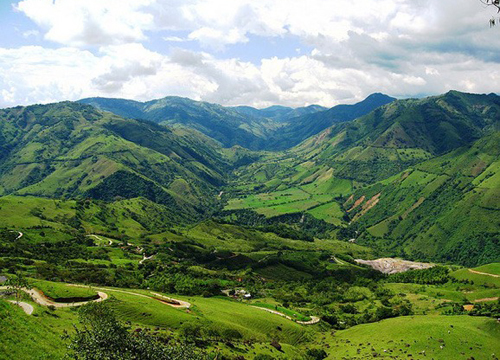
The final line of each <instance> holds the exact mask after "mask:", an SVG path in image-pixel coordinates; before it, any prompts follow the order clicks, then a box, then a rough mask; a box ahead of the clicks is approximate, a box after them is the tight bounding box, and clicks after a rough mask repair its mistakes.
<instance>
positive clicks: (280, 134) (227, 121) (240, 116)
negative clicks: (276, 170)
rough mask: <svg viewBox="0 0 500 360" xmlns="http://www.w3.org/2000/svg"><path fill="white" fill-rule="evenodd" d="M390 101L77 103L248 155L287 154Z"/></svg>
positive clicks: (379, 97) (377, 98)
mask: <svg viewBox="0 0 500 360" xmlns="http://www.w3.org/2000/svg"><path fill="white" fill-rule="evenodd" d="M393 100H394V98H391V97H389V96H387V95H383V94H373V95H370V96H369V97H368V98H366V99H365V100H363V101H362V102H360V103H357V104H354V105H338V106H335V107H333V108H332V109H328V110H326V109H325V108H324V107H321V106H319V105H311V106H307V107H300V108H295V109H294V108H290V107H285V106H271V107H268V108H265V109H256V108H253V107H250V106H237V107H224V106H221V105H217V104H211V103H207V102H200V101H194V100H190V99H187V98H180V97H175V96H170V97H166V98H163V99H158V100H152V101H147V102H138V101H132V100H125V99H108V98H88V99H83V100H80V102H81V103H84V104H88V105H92V106H95V107H96V108H98V109H100V110H105V111H109V112H112V113H114V114H117V115H119V116H122V117H126V118H132V119H144V120H149V121H153V122H155V123H157V124H162V125H183V126H187V127H190V128H193V129H196V130H198V131H200V132H202V133H204V134H205V135H208V136H210V137H211V138H213V139H215V140H217V141H219V142H220V143H221V144H222V145H223V146H225V147H231V146H234V145H239V146H243V147H245V148H247V149H250V150H277V149H285V148H290V147H292V146H294V145H296V144H298V143H300V142H301V141H303V140H304V139H306V138H308V137H309V136H312V135H315V134H317V133H319V132H320V131H322V130H324V129H326V128H328V127H329V126H331V125H333V124H334V123H336V122H343V121H350V120H353V119H355V118H357V117H359V116H362V115H365V114H367V113H368V112H370V111H371V110H373V109H375V108H377V107H379V106H381V105H384V104H387V103H389V102H391V101H393Z"/></svg>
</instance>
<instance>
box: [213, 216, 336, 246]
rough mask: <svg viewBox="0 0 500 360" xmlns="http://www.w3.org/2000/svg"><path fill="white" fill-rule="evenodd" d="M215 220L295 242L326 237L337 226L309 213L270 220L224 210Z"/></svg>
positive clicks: (276, 217) (264, 217)
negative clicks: (248, 227)
mask: <svg viewBox="0 0 500 360" xmlns="http://www.w3.org/2000/svg"><path fill="white" fill-rule="evenodd" d="M215 220H217V221H219V222H221V223H226V224H235V225H243V226H250V227H256V228H258V229H259V230H261V231H266V232H273V233H275V234H277V235H279V236H282V237H285V238H290V239H294V240H305V241H312V240H313V239H314V237H326V236H327V235H328V233H329V232H331V231H332V230H334V229H335V226H334V225H332V224H329V223H327V222H325V221H323V220H319V219H316V218H315V217H314V216H312V215H310V214H307V213H293V214H284V215H280V216H274V217H271V218H268V217H266V216H264V215H260V214H258V213H256V212H255V211H252V210H248V209H242V210H224V211H220V212H218V213H217V214H216V217H215Z"/></svg>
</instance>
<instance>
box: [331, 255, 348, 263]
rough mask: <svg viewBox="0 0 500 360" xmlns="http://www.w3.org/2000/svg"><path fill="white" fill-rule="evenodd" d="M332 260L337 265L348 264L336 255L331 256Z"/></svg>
mask: <svg viewBox="0 0 500 360" xmlns="http://www.w3.org/2000/svg"><path fill="white" fill-rule="evenodd" d="M333 260H334V261H335V262H336V263H337V264H339V265H349V264H347V263H346V262H345V261H342V260H339V259H338V258H337V257H336V256H334V257H333Z"/></svg>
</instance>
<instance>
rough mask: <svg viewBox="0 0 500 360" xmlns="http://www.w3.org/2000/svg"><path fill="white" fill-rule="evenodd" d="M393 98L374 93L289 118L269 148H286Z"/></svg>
mask: <svg viewBox="0 0 500 360" xmlns="http://www.w3.org/2000/svg"><path fill="white" fill-rule="evenodd" d="M394 100H396V99H394V98H393V97H390V96H387V95H384V94H380V93H375V94H372V95H370V96H368V97H367V98H366V99H364V100H363V101H360V102H358V103H356V104H353V105H345V104H341V105H337V106H334V107H332V108H331V109H328V110H324V111H318V112H311V113H308V114H302V115H299V116H297V117H294V118H291V119H290V120H289V122H288V124H287V126H284V127H283V128H282V129H279V131H277V132H275V133H274V134H273V135H272V137H271V142H270V144H271V145H270V147H269V149H272V150H283V149H288V148H290V147H293V146H295V145H297V144H299V143H300V142H302V141H303V140H305V139H307V138H309V137H311V136H313V135H316V134H319V133H320V132H321V131H323V130H325V129H326V128H329V127H330V126H332V125H334V124H336V123H342V122H346V121H351V120H354V119H356V118H358V117H361V116H363V115H366V114H368V113H370V112H371V111H373V110H375V109H376V108H378V107H380V106H383V105H386V104H388V103H391V102H393V101H394Z"/></svg>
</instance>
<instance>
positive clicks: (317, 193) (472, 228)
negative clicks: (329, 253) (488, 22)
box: [226, 91, 500, 265]
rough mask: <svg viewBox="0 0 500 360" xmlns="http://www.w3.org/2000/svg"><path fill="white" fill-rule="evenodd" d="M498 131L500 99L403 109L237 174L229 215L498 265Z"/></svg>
mask: <svg viewBox="0 0 500 360" xmlns="http://www.w3.org/2000/svg"><path fill="white" fill-rule="evenodd" d="M499 126H500V97H498V96H496V95H475V94H465V93H459V92H455V91H451V92H449V93H447V94H444V95H441V96H436V97H430V98H425V99H420V100H415V99H409V100H397V101H394V102H392V103H390V104H388V105H385V106H383V107H380V108H378V109H376V110H374V111H373V112H371V113H370V114H368V115H366V116H363V117H361V118H358V119H356V120H354V121H351V122H344V123H339V124H335V125H333V126H332V127H330V128H328V129H327V130H325V131H323V132H322V133H320V134H318V135H316V136H313V137H311V138H309V139H307V140H305V141H304V142H303V143H301V144H300V145H298V146H297V147H295V148H293V149H290V150H289V151H286V152H281V153H271V154H268V155H267V156H265V157H263V158H262V159H261V160H260V161H257V162H255V163H253V164H251V165H249V166H246V167H242V168H240V169H238V170H237V172H236V174H237V176H238V180H237V185H236V186H233V187H230V188H229V189H228V195H227V198H228V205H227V206H226V209H227V210H232V211H242V210H245V209H251V210H254V211H256V212H258V213H260V214H264V215H266V216H268V217H273V216H277V215H281V214H284V213H286V214H302V213H309V214H311V215H312V216H314V217H316V218H318V219H322V220H325V221H327V222H330V223H332V224H334V225H336V226H343V227H346V228H345V229H343V230H341V231H340V229H339V232H338V234H337V235H338V236H342V237H343V238H345V239H350V238H352V237H353V236H354V234H355V231H358V232H360V233H362V235H361V238H360V241H364V243H365V244H369V245H371V246H375V247H378V248H379V249H383V250H384V251H390V253H391V254H394V255H402V256H408V257H411V258H415V259H423V260H433V261H458V262H460V263H463V264H467V265H476V264H482V263H486V262H489V261H498V245H497V244H496V243H495V242H494V241H495V240H494V239H495V238H496V236H497V235H495V233H496V232H497V229H498V225H499V224H498V222H496V219H497V215H498V214H497V211H496V205H495V204H496V203H497V202H498V198H497V196H496V192H498V189H499V187H500V186H499V185H498V184H496V183H495V181H494V179H495V174H496V161H497V159H498V155H499V153H498V148H497V146H496V145H495V144H497V143H498V134H497V133H496V130H498V129H499ZM412 174H413V175H412ZM407 178H408V179H407ZM483 178H487V179H490V180H489V181H488V182H485V184H487V185H486V186H484V184H483V185H480V184H482V183H483V182H484V181H486V180H484V179H483ZM423 179H425V180H423ZM400 183H401V184H403V185H401V184H400ZM407 184H408V185H407ZM428 184H432V185H428ZM427 185H428V186H429V187H427V188H426V186H427ZM351 195H352V196H351ZM346 199H347V200H348V201H346ZM425 199H426V200H425ZM431 199H432V201H431ZM424 200H425V201H424ZM476 205H477V206H476ZM417 208H418V209H417ZM415 209H417V210H418V211H417V210H415ZM414 210H415V211H414ZM429 214H432V216H430V215H429ZM440 217H441V218H440ZM405 218H408V219H407V220H404V219H405ZM398 219H399V220H398ZM402 219H403V220H402ZM349 223H350V226H348V224H349ZM399 223H401V225H398V224H399ZM365 229H368V230H367V232H364V231H365ZM485 234H486V235H487V236H486V237H484V236H483V235H485ZM354 237H356V236H354ZM403 244H404V245H403ZM471 249H474V253H475V254H476V256H473V257H471V256H469V257H468V256H467V253H468V251H471Z"/></svg>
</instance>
